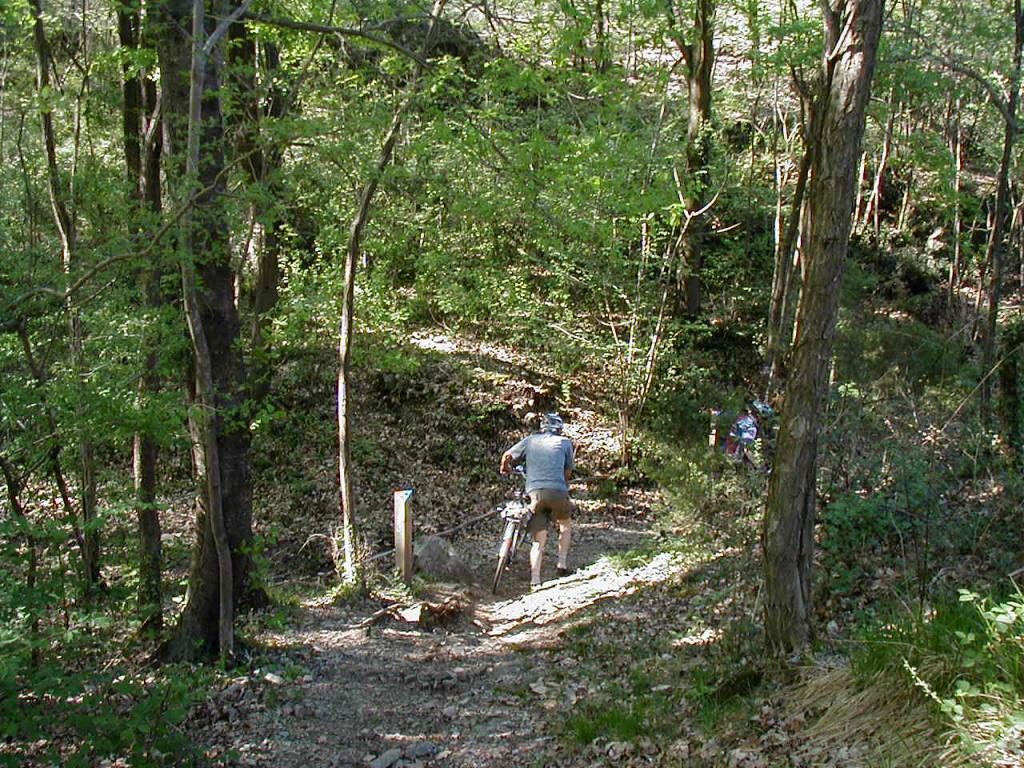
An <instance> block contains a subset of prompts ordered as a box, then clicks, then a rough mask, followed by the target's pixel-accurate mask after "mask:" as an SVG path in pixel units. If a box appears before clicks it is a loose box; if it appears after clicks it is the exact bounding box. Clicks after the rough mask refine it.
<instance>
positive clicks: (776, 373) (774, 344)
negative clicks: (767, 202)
mask: <svg viewBox="0 0 1024 768" xmlns="http://www.w3.org/2000/svg"><path fill="white" fill-rule="evenodd" d="M810 165H811V152H810V147H805V148H804V153H803V156H802V157H801V158H800V169H799V171H798V172H797V177H796V185H795V187H794V188H793V199H792V201H791V202H790V206H789V216H788V217H787V219H786V226H785V229H784V231H783V234H782V237H781V238H780V239H779V244H778V248H777V249H776V251H775V270H774V273H773V274H772V299H771V304H770V306H769V309H768V343H767V354H766V358H767V360H766V362H767V365H768V386H767V391H768V392H769V393H775V392H780V391H781V390H782V388H783V385H784V382H785V379H786V357H787V352H788V350H789V344H790V341H791V340H792V337H793V309H794V307H796V296H795V295H794V288H795V287H796V286H795V282H796V281H795V280H794V277H795V276H796V269H797V255H796V244H797V236H798V235H799V233H800V211H801V209H802V208H803V202H804V194H805V192H806V190H807V174H808V172H809V170H810ZM779 194H780V195H781V194H782V190H781V189H780V190H779Z"/></svg>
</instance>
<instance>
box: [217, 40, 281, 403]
mask: <svg viewBox="0 0 1024 768" xmlns="http://www.w3.org/2000/svg"><path fill="white" fill-rule="evenodd" d="M231 39H232V44H231V53H230V64H231V67H230V72H231V79H232V81H233V84H234V85H235V87H236V88H237V91H238V100H239V110H238V113H237V114H236V115H233V118H234V123H235V131H234V133H235V136H236V141H235V150H234V155H235V158H236V160H237V161H238V164H239V165H240V167H241V168H242V170H243V171H244V173H245V174H246V176H247V177H248V179H249V183H250V185H251V186H252V187H253V189H254V190H255V195H254V198H253V199H254V202H252V203H251V204H250V207H249V216H250V220H251V221H252V222H253V225H254V229H256V230H257V231H258V234H259V237H257V238H256V242H255V253H256V258H255V262H256V270H255V276H254V279H253V282H252V287H251V290H249V291H248V292H247V293H248V297H249V307H250V310H251V313H252V322H251V326H250V328H249V341H250V350H251V365H250V372H249V381H250V396H251V398H252V399H253V401H255V402H259V401H261V400H263V399H264V398H265V397H266V396H267V395H268V394H269V392H270V378H271V373H272V366H271V361H270V359H269V353H270V349H269V347H268V343H269V342H268V339H267V328H268V327H269V325H270V318H271V313H272V312H273V310H274V307H276V306H277V299H278V290H279V283H280V279H281V268H280V259H281V240H280V233H279V229H280V226H281V223H282V222H281V216H280V213H279V206H280V201H281V198H282V190H281V185H280V182H279V181H278V179H277V176H278V174H279V173H280V170H281V165H282V161H283V153H282V152H281V149H280V148H279V147H278V146H277V145H276V144H271V145H270V146H268V147H266V148H264V142H263V141H262V140H261V127H260V125H261V122H262V120H263V117H264V116H266V117H270V118H279V117H281V116H283V114H284V111H285V98H284V94H282V93H281V92H280V89H279V88H277V86H276V84H275V82H274V80H275V78H276V76H277V73H278V71H279V69H280V55H279V53H278V50H277V46H276V45H275V44H274V43H273V42H271V41H263V42H262V43H261V44H260V47H259V48H258V47H257V43H256V40H255V38H254V37H253V35H252V33H251V31H250V30H249V28H248V27H247V26H246V25H244V24H235V25H233V27H232V30H231ZM261 50H262V56H261V55H260V51H261ZM261 67H262V69H263V71H264V77H265V80H266V82H268V83H269V85H270V88H269V93H268V95H267V102H266V104H263V103H261V100H260V96H259V92H258V89H257V82H256V72H257V71H259V70H260V68H261ZM268 201H269V202H268Z"/></svg>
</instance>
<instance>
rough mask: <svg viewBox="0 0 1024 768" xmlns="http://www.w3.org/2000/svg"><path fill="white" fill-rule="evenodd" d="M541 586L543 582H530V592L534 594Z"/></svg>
mask: <svg viewBox="0 0 1024 768" xmlns="http://www.w3.org/2000/svg"><path fill="white" fill-rule="evenodd" d="M543 586H544V584H543V582H540V581H534V582H531V583H530V591H531V592H536V591H537V590H538V589H540V588H541V587H543Z"/></svg>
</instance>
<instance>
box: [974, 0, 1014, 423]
mask: <svg viewBox="0 0 1024 768" xmlns="http://www.w3.org/2000/svg"><path fill="white" fill-rule="evenodd" d="M1013 17H1014V29H1015V40H1014V47H1013V71H1012V72H1011V73H1010V87H1009V91H1008V93H1007V99H1006V113H1005V114H1004V115H1003V118H1004V119H1003V153H1002V156H1001V158H1000V160H999V175H998V177H997V181H996V200H995V207H994V210H993V212H992V228H991V229H990V230H989V237H988V244H987V246H986V249H985V262H986V264H987V265H988V291H987V296H986V300H987V304H988V306H987V307H986V312H987V313H986V318H985V319H986V324H985V330H984V332H983V334H982V346H981V368H982V376H983V378H982V381H981V394H980V397H981V413H982V417H983V418H984V419H985V420H986V421H988V420H990V419H991V410H992V409H991V400H992V382H991V377H990V376H989V375H988V373H989V372H990V371H991V370H992V368H993V366H994V365H995V363H996V337H997V334H998V330H997V326H998V321H999V302H1000V299H1001V298H1002V285H1003V250H1004V247H1005V238H1006V224H1007V217H1008V200H1009V199H1010V166H1011V163H1012V161H1013V146H1014V144H1015V143H1016V140H1017V104H1018V101H1019V98H1020V81H1021V59H1022V53H1024V17H1022V16H1021V0H1014V3H1013Z"/></svg>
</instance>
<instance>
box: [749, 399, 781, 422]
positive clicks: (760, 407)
mask: <svg viewBox="0 0 1024 768" xmlns="http://www.w3.org/2000/svg"><path fill="white" fill-rule="evenodd" d="M750 407H751V408H752V409H753V410H754V411H756V412H757V415H758V416H761V417H762V418H770V417H772V416H774V415H775V411H774V409H772V407H771V406H770V405H768V403H766V402H764V401H763V400H754V401H753V402H752V403H751V404H750Z"/></svg>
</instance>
